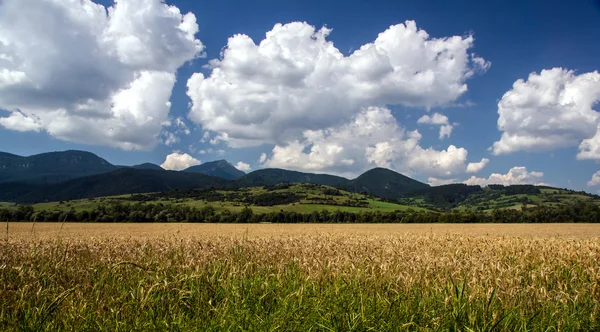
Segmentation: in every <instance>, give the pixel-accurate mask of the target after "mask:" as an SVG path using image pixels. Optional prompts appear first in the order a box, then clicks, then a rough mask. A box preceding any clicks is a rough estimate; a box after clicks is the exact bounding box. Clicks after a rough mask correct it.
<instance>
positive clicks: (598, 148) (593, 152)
mask: <svg viewBox="0 0 600 332" xmlns="http://www.w3.org/2000/svg"><path fill="white" fill-rule="evenodd" d="M577 159H579V160H584V159H595V160H600V126H598V129H597V131H596V134H595V135H594V136H593V137H591V138H587V139H584V140H583V141H581V144H579V153H578V154H577Z"/></svg>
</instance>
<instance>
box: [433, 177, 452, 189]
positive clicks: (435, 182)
mask: <svg viewBox="0 0 600 332" xmlns="http://www.w3.org/2000/svg"><path fill="white" fill-rule="evenodd" d="M457 182H458V181H457V180H456V179H438V178H436V177H431V176H430V177H429V178H427V183H429V185H430V186H432V187H436V186H443V185H445V184H452V183H457Z"/></svg>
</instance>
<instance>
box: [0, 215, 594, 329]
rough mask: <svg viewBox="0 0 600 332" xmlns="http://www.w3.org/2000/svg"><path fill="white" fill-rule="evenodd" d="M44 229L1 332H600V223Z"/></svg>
mask: <svg viewBox="0 0 600 332" xmlns="http://www.w3.org/2000/svg"><path fill="white" fill-rule="evenodd" d="M2 225H3V227H2V229H4V225H5V224H2ZM32 226H34V225H32V224H31V223H10V224H9V240H8V241H4V240H3V241H0V279H1V280H2V283H0V330H31V331H40V330H52V331H54V330H111V331H112V330H126V331H129V330H152V331H154V330H202V331H212V330H215V331H216V330H219V331H221V330H244V331H245V330H252V331H255V330H258V331H311V330H314V331H368V330H373V331H395V330H415V331H416V330H443V331H447V330H454V331H469V330H473V331H491V330H494V331H526V330H527V331H537V330H544V331H546V330H550V331H570V330H584V331H592V330H598V329H600V316H599V315H600V303H599V301H598V299H600V268H599V265H598V262H599V261H600V225H592V224H576V225H573V224H571V225H569V224H544V225H531V224H519V225H506V224H494V225H480V224H478V225H456V224H446V225H437V224H436V225H424V224H420V225H406V224H396V225H381V224H375V225H332V224H328V225H300V224H293V225H280V224H254V225H234V224H70V223H66V224H60V223H38V224H36V225H35V227H32ZM32 230H33V232H32Z"/></svg>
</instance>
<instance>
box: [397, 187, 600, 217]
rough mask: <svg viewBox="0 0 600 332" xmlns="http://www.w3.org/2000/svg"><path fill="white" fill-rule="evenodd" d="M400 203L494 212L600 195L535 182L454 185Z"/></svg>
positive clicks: (596, 200)
mask: <svg viewBox="0 0 600 332" xmlns="http://www.w3.org/2000/svg"><path fill="white" fill-rule="evenodd" d="M397 202H398V203H401V204H406V205H412V206H419V207H422V208H426V209H433V210H459V211H482V212H492V211H494V210H506V209H509V210H510V209H519V210H520V209H523V208H525V209H528V208H535V207H542V206H543V207H548V208H555V207H564V206H573V205H575V204H576V203H580V202H585V203H594V204H600V196H598V195H592V194H589V193H586V192H577V191H573V190H567V189H559V188H552V187H546V186H534V185H512V186H503V185H489V186H487V187H483V188H482V187H480V186H468V185H465V184H450V185H444V186H438V187H431V188H427V189H422V190H418V191H415V192H412V193H410V194H407V195H405V196H404V198H402V199H399V200H397Z"/></svg>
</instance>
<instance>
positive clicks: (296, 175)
mask: <svg viewBox="0 0 600 332" xmlns="http://www.w3.org/2000/svg"><path fill="white" fill-rule="evenodd" d="M349 181H350V180H348V179H346V178H343V177H340V176H335V175H329V174H312V173H302V172H296V171H288V170H285V169H279V168H266V169H260V170H257V171H254V172H251V173H248V174H246V175H245V176H242V177H241V178H239V179H237V180H235V184H236V185H237V186H239V187H255V186H269V185H274V184H279V183H312V184H320V185H325V186H332V187H345V186H346V185H347V184H348V183H349Z"/></svg>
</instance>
